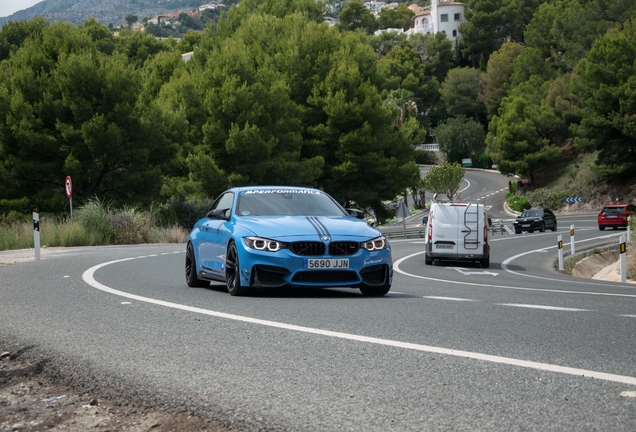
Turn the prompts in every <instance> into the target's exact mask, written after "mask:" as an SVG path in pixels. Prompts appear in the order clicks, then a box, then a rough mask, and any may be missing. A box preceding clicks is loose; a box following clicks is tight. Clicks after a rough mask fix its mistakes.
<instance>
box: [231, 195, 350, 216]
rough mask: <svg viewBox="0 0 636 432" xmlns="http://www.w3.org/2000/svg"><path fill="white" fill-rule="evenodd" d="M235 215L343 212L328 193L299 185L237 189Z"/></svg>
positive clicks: (332, 213)
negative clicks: (287, 187)
mask: <svg viewBox="0 0 636 432" xmlns="http://www.w3.org/2000/svg"><path fill="white" fill-rule="evenodd" d="M236 214H237V215H239V216H347V213H345V212H344V211H343V210H342V208H341V207H340V206H339V205H338V204H337V203H335V202H334V201H333V199H332V198H331V197H329V195H327V194H325V193H323V192H320V191H314V190H302V189H254V190H245V191H242V192H240V193H239V199H238V204H237V207H236Z"/></svg>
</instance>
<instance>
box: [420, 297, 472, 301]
mask: <svg viewBox="0 0 636 432" xmlns="http://www.w3.org/2000/svg"><path fill="white" fill-rule="evenodd" d="M422 298H427V299H433V300H450V301H466V302H472V301H477V300H473V299H467V298H460V297H437V296H422Z"/></svg>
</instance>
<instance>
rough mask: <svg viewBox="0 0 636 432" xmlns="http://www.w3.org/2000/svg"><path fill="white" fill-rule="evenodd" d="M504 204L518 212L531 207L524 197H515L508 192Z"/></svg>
mask: <svg viewBox="0 0 636 432" xmlns="http://www.w3.org/2000/svg"><path fill="white" fill-rule="evenodd" d="M506 202H507V203H508V206H509V207H510V208H511V209H513V210H514V211H518V212H522V211H524V210H527V209H529V208H531V207H532V206H531V205H530V201H528V199H527V198H526V197H525V196H524V195H519V196H517V195H515V194H513V193H510V192H508V193H507V194H506Z"/></svg>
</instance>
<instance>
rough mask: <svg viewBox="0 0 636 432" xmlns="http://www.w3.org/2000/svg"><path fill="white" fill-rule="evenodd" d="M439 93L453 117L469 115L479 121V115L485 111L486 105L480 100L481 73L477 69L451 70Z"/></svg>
mask: <svg viewBox="0 0 636 432" xmlns="http://www.w3.org/2000/svg"><path fill="white" fill-rule="evenodd" d="M439 93H440V95H441V99H442V102H444V105H445V106H446V110H447V111H448V114H449V115H451V116H456V115H460V114H466V113H468V114H471V115H473V116H474V117H475V119H477V120H478V119H479V115H480V114H481V113H482V112H483V111H484V105H483V103H482V102H481V100H480V98H479V94H480V93H481V72H479V70H477V69H473V68H469V67H465V68H455V69H451V70H450V71H449V72H448V76H447V77H446V80H444V82H443V83H442V86H441V87H440V89H439Z"/></svg>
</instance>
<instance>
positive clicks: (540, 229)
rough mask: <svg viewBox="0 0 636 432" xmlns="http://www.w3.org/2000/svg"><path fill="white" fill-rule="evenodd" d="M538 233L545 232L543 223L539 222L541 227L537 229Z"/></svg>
mask: <svg viewBox="0 0 636 432" xmlns="http://www.w3.org/2000/svg"><path fill="white" fill-rule="evenodd" d="M539 232H545V222H541V226H540V227H539Z"/></svg>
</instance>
